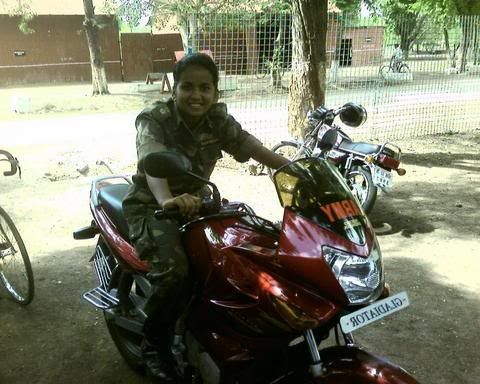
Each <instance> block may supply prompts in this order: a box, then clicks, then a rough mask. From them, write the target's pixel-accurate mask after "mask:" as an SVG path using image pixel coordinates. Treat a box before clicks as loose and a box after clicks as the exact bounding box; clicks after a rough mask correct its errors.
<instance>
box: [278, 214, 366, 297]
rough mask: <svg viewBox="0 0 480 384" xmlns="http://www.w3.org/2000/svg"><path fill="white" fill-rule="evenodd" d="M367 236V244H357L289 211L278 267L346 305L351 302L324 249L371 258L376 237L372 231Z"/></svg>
mask: <svg viewBox="0 0 480 384" xmlns="http://www.w3.org/2000/svg"><path fill="white" fill-rule="evenodd" d="M366 233H367V239H366V240H367V241H366V243H365V244H363V245H360V244H356V243H354V242H351V241H348V240H347V239H345V237H343V236H340V235H338V234H336V233H335V232H332V231H330V230H328V229H326V228H323V227H321V226H319V225H316V224H315V223H313V222H311V221H310V220H308V219H306V218H304V217H302V216H299V215H297V214H295V212H293V211H292V210H291V209H289V208H286V209H285V212H284V217H283V228H282V231H281V235H280V238H279V241H278V250H277V257H278V263H279V264H280V265H282V266H283V267H285V268H286V269H288V270H289V271H292V272H294V273H295V274H296V275H297V276H299V278H301V279H302V280H304V281H307V282H308V283H309V284H311V285H312V286H314V287H316V288H318V289H319V290H320V291H321V292H324V294H325V295H326V296H327V297H329V298H330V299H331V300H332V301H334V302H339V303H341V304H342V305H346V304H348V299H347V297H346V296H345V293H344V291H343V289H342V288H341V286H340V284H339V283H338V281H337V279H336V278H335V277H334V275H333V274H332V272H331V269H330V267H329V266H328V265H327V263H326V262H325V259H324V258H323V254H322V246H324V245H328V246H333V245H334V246H335V248H337V249H339V250H342V251H344V252H348V253H351V254H354V255H357V256H361V257H367V256H368V255H369V254H370V252H371V250H372V246H373V240H374V236H373V233H372V232H370V231H367V232H366Z"/></svg>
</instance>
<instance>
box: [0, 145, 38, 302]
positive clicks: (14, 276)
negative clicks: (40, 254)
mask: <svg viewBox="0 0 480 384" xmlns="http://www.w3.org/2000/svg"><path fill="white" fill-rule="evenodd" d="M0 156H5V157H6V159H4V158H0V161H8V162H9V163H10V170H9V171H5V172H3V175H4V176H12V175H15V174H16V173H17V172H18V174H19V177H21V168H20V167H19V164H18V160H17V158H15V157H13V156H12V154H11V153H10V152H8V151H4V150H0ZM0 285H2V286H3V287H4V288H5V290H6V291H7V292H8V293H9V294H10V296H11V297H12V299H13V300H14V301H15V302H17V303H19V304H21V305H27V304H29V303H30V302H31V301H32V299H33V296H34V291H35V288H34V281H33V271H32V265H31V262H30V258H29V257H28V252H27V249H26V247H25V244H24V242H23V240H22V237H21V236H20V232H18V229H17V227H16V226H15V224H14V222H13V220H12V219H11V217H10V216H9V215H8V213H7V212H6V211H5V210H4V209H3V208H2V207H0Z"/></svg>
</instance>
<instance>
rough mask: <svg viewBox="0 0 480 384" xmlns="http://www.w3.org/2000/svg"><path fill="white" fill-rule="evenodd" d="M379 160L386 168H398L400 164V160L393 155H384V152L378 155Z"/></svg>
mask: <svg viewBox="0 0 480 384" xmlns="http://www.w3.org/2000/svg"><path fill="white" fill-rule="evenodd" d="M377 162H378V164H379V165H381V166H382V167H383V168H386V169H397V168H398V166H399V165H400V160H397V159H394V158H393V157H390V156H387V155H384V154H382V153H381V154H380V155H378V157H377Z"/></svg>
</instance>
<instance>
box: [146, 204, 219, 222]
mask: <svg viewBox="0 0 480 384" xmlns="http://www.w3.org/2000/svg"><path fill="white" fill-rule="evenodd" d="M219 211H220V207H219V205H218V203H217V202H216V201H215V200H205V201H203V202H202V206H201V207H200V210H199V211H198V215H200V216H205V215H211V214H214V213H218V212H219ZM154 216H155V218H156V219H157V220H162V219H179V218H182V217H183V215H182V214H181V213H180V211H179V210H178V208H167V209H163V208H160V209H157V210H156V211H155V213H154Z"/></svg>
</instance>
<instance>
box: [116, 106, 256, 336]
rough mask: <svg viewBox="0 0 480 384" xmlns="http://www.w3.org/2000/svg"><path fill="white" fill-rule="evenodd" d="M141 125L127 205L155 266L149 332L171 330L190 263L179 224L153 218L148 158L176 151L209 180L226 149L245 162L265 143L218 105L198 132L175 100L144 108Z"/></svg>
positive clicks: (177, 186) (193, 190) (197, 186)
mask: <svg viewBox="0 0 480 384" xmlns="http://www.w3.org/2000/svg"><path fill="white" fill-rule="evenodd" d="M135 125H136V128H137V139H136V145H137V157H138V165H137V173H136V174H135V175H134V176H133V178H132V180H133V183H132V185H131V186H130V189H129V191H128V193H127V195H126V197H125V199H124V201H123V210H124V214H125V217H126V219H127V222H128V224H129V236H130V240H131V241H132V243H133V245H134V246H135V249H136V251H137V253H138V256H139V257H140V259H142V260H147V261H149V262H150V263H151V265H152V270H151V271H150V273H149V274H148V278H149V280H150V281H151V283H152V287H153V294H152V297H151V298H150V299H149V300H148V302H147V304H146V307H145V312H146V313H147V315H148V317H149V318H150V321H149V323H150V325H148V324H147V323H146V324H145V329H144V330H145V332H146V333H149V332H150V330H149V329H148V328H149V327H156V328H159V327H163V326H165V327H168V326H171V325H172V323H173V321H174V320H175V317H176V316H177V313H178V310H179V309H180V308H179V305H180V304H181V303H180V300H179V298H180V297H182V296H183V295H182V291H185V290H186V289H187V284H188V281H187V276H188V259H187V256H186V254H185V251H184V248H183V246H182V243H181V237H180V233H179V230H178V223H177V222H176V221H175V220H170V219H165V220H157V219H155V218H154V217H153V213H154V211H155V210H156V209H158V204H157V202H156V200H155V197H154V195H153V194H152V192H151V191H150V189H149V187H148V184H147V180H146V176H145V171H144V167H143V159H144V158H145V156H146V155H147V154H148V153H151V152H158V151H162V150H174V151H177V152H180V153H182V154H183V155H185V156H187V157H188V158H189V159H190V161H191V162H192V166H193V172H194V173H196V174H198V175H200V176H203V177H205V178H207V179H208V178H209V177H210V175H211V174H212V172H213V169H214V167H215V163H216V162H217V160H219V159H220V158H221V157H222V153H221V151H222V150H223V151H225V152H227V153H229V154H231V155H232V156H233V157H234V158H235V159H236V160H237V161H239V162H245V161H247V160H248V159H249V158H250V157H251V156H252V154H254V153H255V151H257V150H258V149H259V148H260V147H261V145H262V144H261V143H260V141H259V140H258V139H256V138H255V137H254V136H252V135H250V134H249V133H248V132H246V131H244V130H242V128H241V126H240V124H239V123H238V122H237V121H235V119H234V118H233V117H232V116H230V115H229V114H228V113H227V108H226V105H225V104H223V103H217V104H214V105H213V106H212V107H211V108H210V110H209V111H208V113H207V115H206V116H205V118H204V119H203V120H202V121H201V122H200V124H198V125H197V126H196V127H195V129H193V130H191V129H189V127H188V126H187V125H186V124H185V123H184V122H183V120H182V119H181V118H180V116H179V115H178V113H177V111H176V108H175V103H174V101H173V100H172V99H169V100H168V101H167V102H158V103H156V104H155V105H154V106H152V107H149V108H146V109H145V110H143V111H142V112H141V113H140V114H139V115H138V117H137V119H136V122H135ZM168 185H169V187H170V191H171V192H172V194H173V196H177V195H181V194H183V193H189V194H192V195H197V196H200V195H201V194H202V190H203V188H204V187H205V185H203V183H202V182H201V181H199V180H196V179H193V178H191V177H189V176H178V177H173V178H169V179H168ZM147 322H148V320H147ZM153 322H154V323H155V324H153ZM152 332H154V331H152ZM147 337H149V336H148V335H147Z"/></svg>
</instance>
